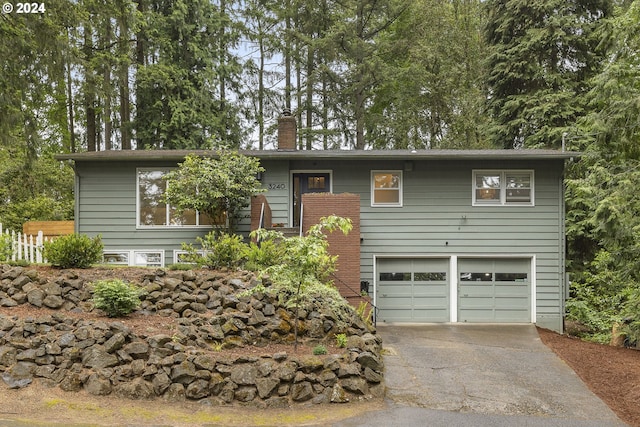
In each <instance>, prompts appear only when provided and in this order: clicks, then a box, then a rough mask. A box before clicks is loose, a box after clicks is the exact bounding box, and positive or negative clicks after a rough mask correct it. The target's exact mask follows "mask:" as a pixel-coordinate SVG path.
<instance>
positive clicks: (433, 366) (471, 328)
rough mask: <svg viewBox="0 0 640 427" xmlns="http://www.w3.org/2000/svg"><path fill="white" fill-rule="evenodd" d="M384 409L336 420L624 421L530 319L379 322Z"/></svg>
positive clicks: (408, 422)
mask: <svg viewBox="0 0 640 427" xmlns="http://www.w3.org/2000/svg"><path fill="white" fill-rule="evenodd" d="M378 333H379V334H380V335H381V337H382V339H383V345H384V352H385V357H384V362H385V381H386V385H387V401H388V409H385V410H383V411H376V412H370V413H367V414H366V415H365V416H364V417H363V416H360V417H357V418H351V419H347V420H343V421H342V422H340V423H337V424H335V425H336V426H365V425H366V426H410V425H411V426H413V425H415V426H483V425H484V426H514V425H517V426H521V425H522V426H563V427H564V426H623V425H625V424H624V423H623V422H622V421H620V420H619V419H618V418H617V416H616V415H615V414H614V413H613V411H611V409H609V407H608V406H606V405H605V404H604V402H602V401H601V400H600V399H599V398H598V397H596V396H595V395H594V394H593V393H592V392H591V391H590V390H589V389H588V388H587V387H586V385H585V384H584V383H583V382H582V381H581V380H580V378H579V377H578V376H577V375H576V374H575V373H574V372H573V370H571V368H569V367H568V366H567V365H566V364H565V363H564V362H563V361H562V360H560V359H559V358H558V357H557V356H556V355H555V354H554V353H553V352H552V351H551V350H549V349H548V348H547V347H546V346H545V345H544V344H543V343H542V342H541V341H540V338H539V337H538V333H537V331H536V328H535V327H534V326H533V325H470V324H467V325H433V324H429V325H382V326H381V325H378Z"/></svg>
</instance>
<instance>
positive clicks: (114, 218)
mask: <svg viewBox="0 0 640 427" xmlns="http://www.w3.org/2000/svg"><path fill="white" fill-rule="evenodd" d="M175 166H176V165H175V164H174V163H173V164H172V163H144V164H135V163H133V162H123V163H121V164H115V163H113V162H106V163H103V162H91V163H84V162H78V163H77V164H76V174H77V176H78V191H79V197H78V200H79V203H78V205H77V206H76V222H77V225H76V227H77V230H76V231H77V232H79V233H82V234H87V235H89V236H96V235H98V234H100V235H101V236H102V241H103V243H104V247H105V250H113V249H126V250H132V249H142V250H154V249H156V250H157V249H161V250H164V251H165V264H172V263H173V251H174V250H179V249H180V248H181V244H182V243H183V242H185V243H195V242H196V237H198V236H204V235H205V234H206V233H208V232H209V231H210V230H211V228H206V227H204V228H194V227H181V228H178V227H176V228H154V229H151V228H145V229H142V228H138V227H136V170H137V168H140V167H150V168H156V167H157V168H158V169H160V168H166V167H175Z"/></svg>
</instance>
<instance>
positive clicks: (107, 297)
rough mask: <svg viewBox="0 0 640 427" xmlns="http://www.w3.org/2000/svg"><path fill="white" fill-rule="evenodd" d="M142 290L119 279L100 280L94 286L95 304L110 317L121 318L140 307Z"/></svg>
mask: <svg viewBox="0 0 640 427" xmlns="http://www.w3.org/2000/svg"><path fill="white" fill-rule="evenodd" d="M140 293H141V289H140V288H138V287H136V286H135V285H132V284H130V283H126V282H123V281H122V280H119V279H112V280H99V281H97V282H95V283H94V286H93V302H94V305H95V307H96V308H99V309H100V310H103V311H105V312H106V313H107V316H109V317H121V316H126V315H127V314H129V313H131V312H132V311H133V310H135V309H136V307H138V306H139V305H140Z"/></svg>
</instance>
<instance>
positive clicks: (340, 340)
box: [335, 334, 347, 348]
mask: <svg viewBox="0 0 640 427" xmlns="http://www.w3.org/2000/svg"><path fill="white" fill-rule="evenodd" d="M335 336H336V345H337V346H338V347H339V348H345V347H346V346H347V334H336V335H335Z"/></svg>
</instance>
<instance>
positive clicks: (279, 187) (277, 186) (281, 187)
mask: <svg viewBox="0 0 640 427" xmlns="http://www.w3.org/2000/svg"><path fill="white" fill-rule="evenodd" d="M286 188H287V185H286V184H282V183H279V184H269V186H268V189H269V190H285V189H286Z"/></svg>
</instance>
